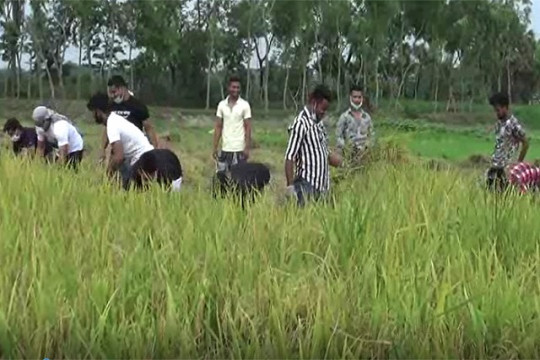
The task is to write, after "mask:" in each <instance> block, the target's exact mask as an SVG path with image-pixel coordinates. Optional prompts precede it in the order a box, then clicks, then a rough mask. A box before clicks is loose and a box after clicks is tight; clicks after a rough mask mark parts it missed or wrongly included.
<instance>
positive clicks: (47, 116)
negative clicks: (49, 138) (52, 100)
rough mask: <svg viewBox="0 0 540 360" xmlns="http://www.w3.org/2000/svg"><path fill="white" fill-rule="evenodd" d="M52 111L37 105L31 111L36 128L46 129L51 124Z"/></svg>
mask: <svg viewBox="0 0 540 360" xmlns="http://www.w3.org/2000/svg"><path fill="white" fill-rule="evenodd" d="M53 114H54V112H53V111H52V110H50V109H49V108H47V107H45V106H38V107H36V108H35V109H34V111H33V112H32V119H33V120H34V124H35V125H36V127H37V128H40V129H42V130H43V131H48V130H49V128H50V127H51V124H52V115H53Z"/></svg>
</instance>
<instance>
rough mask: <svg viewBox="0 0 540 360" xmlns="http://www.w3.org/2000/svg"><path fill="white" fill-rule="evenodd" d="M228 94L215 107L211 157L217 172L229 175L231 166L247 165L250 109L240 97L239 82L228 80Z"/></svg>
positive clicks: (237, 79)
mask: <svg viewBox="0 0 540 360" xmlns="http://www.w3.org/2000/svg"><path fill="white" fill-rule="evenodd" d="M228 91H229V96H227V98H225V99H224V100H223V101H221V102H220V103H219V105H218V107H217V112H216V122H215V127H214V149H213V154H212V155H213V157H214V159H215V160H216V161H217V172H226V171H229V169H230V167H231V166H232V165H235V164H237V163H242V162H245V161H247V160H248V158H249V149H250V146H251V107H250V105H249V103H248V102H247V101H246V100H244V99H242V98H241V97H240V79H239V78H237V77H234V76H233V77H231V78H230V79H229V89H228ZM220 140H221V141H222V144H221V145H222V146H221V151H220V152H218V146H219V141H220Z"/></svg>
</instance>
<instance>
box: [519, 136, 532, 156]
mask: <svg viewBox="0 0 540 360" xmlns="http://www.w3.org/2000/svg"><path fill="white" fill-rule="evenodd" d="M527 151H529V139H528V138H527V137H526V136H525V137H524V138H523V139H522V140H521V152H520V153H519V158H518V161H519V162H522V161H523V160H525V156H527Z"/></svg>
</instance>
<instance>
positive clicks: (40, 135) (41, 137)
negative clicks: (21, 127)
mask: <svg viewBox="0 0 540 360" xmlns="http://www.w3.org/2000/svg"><path fill="white" fill-rule="evenodd" d="M36 134H37V139H38V141H45V136H44V133H43V130H41V129H40V128H36Z"/></svg>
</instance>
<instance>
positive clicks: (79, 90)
mask: <svg viewBox="0 0 540 360" xmlns="http://www.w3.org/2000/svg"><path fill="white" fill-rule="evenodd" d="M82 52H83V49H82V39H79V69H78V73H77V100H80V99H81V70H82Z"/></svg>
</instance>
